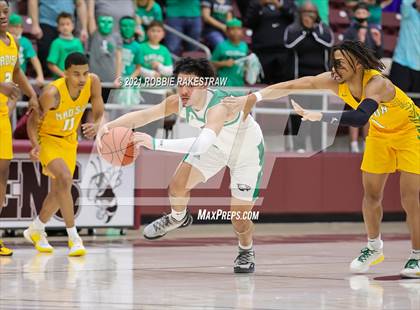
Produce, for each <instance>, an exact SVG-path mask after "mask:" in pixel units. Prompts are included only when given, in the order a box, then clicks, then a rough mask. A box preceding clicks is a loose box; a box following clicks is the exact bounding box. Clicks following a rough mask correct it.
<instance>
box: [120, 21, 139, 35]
mask: <svg viewBox="0 0 420 310" xmlns="http://www.w3.org/2000/svg"><path fill="white" fill-rule="evenodd" d="M120 31H121V35H122V37H123V38H124V39H131V38H132V37H133V36H134V33H135V31H136V22H135V20H133V19H129V18H126V19H123V20H122V21H121V22H120Z"/></svg>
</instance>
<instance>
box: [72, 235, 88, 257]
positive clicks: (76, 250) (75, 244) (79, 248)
mask: <svg viewBox="0 0 420 310" xmlns="http://www.w3.org/2000/svg"><path fill="white" fill-rule="evenodd" d="M84 255H86V249H85V247H84V246H83V241H82V238H80V237H78V238H76V239H71V238H69V256H71V257H73V256H84Z"/></svg>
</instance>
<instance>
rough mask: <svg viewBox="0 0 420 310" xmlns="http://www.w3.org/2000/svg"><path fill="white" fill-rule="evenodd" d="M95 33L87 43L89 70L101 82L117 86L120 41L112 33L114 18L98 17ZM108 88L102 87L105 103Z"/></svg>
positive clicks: (119, 67)
mask: <svg viewBox="0 0 420 310" xmlns="http://www.w3.org/2000/svg"><path fill="white" fill-rule="evenodd" d="M96 24H97V25H98V30H97V31H95V32H94V33H93V34H92V35H91V37H90V42H89V68H90V71H91V72H93V73H95V74H97V75H98V76H99V78H100V79H101V81H102V82H113V83H114V85H115V86H119V84H120V82H119V79H118V78H119V77H120V75H121V70H122V58H121V57H122V52H121V51H122V39H121V36H120V35H119V34H118V33H114V32H112V29H113V28H114V18H113V17H112V16H102V15H101V16H98V17H97V21H96ZM109 91H110V88H107V87H102V97H103V98H104V101H105V102H107V99H108V95H109Z"/></svg>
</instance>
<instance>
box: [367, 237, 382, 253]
mask: <svg viewBox="0 0 420 310" xmlns="http://www.w3.org/2000/svg"><path fill="white" fill-rule="evenodd" d="M368 245H370V246H371V247H372V248H373V249H374V250H380V249H382V248H383V246H384V243H383V242H382V240H381V234H379V236H378V237H376V238H374V239H369V238H368Z"/></svg>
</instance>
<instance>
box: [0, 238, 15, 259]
mask: <svg viewBox="0 0 420 310" xmlns="http://www.w3.org/2000/svg"><path fill="white" fill-rule="evenodd" d="M12 255H13V251H12V250H11V249H8V248H6V247H5V246H4V243H3V240H1V239H0V256H12Z"/></svg>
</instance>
